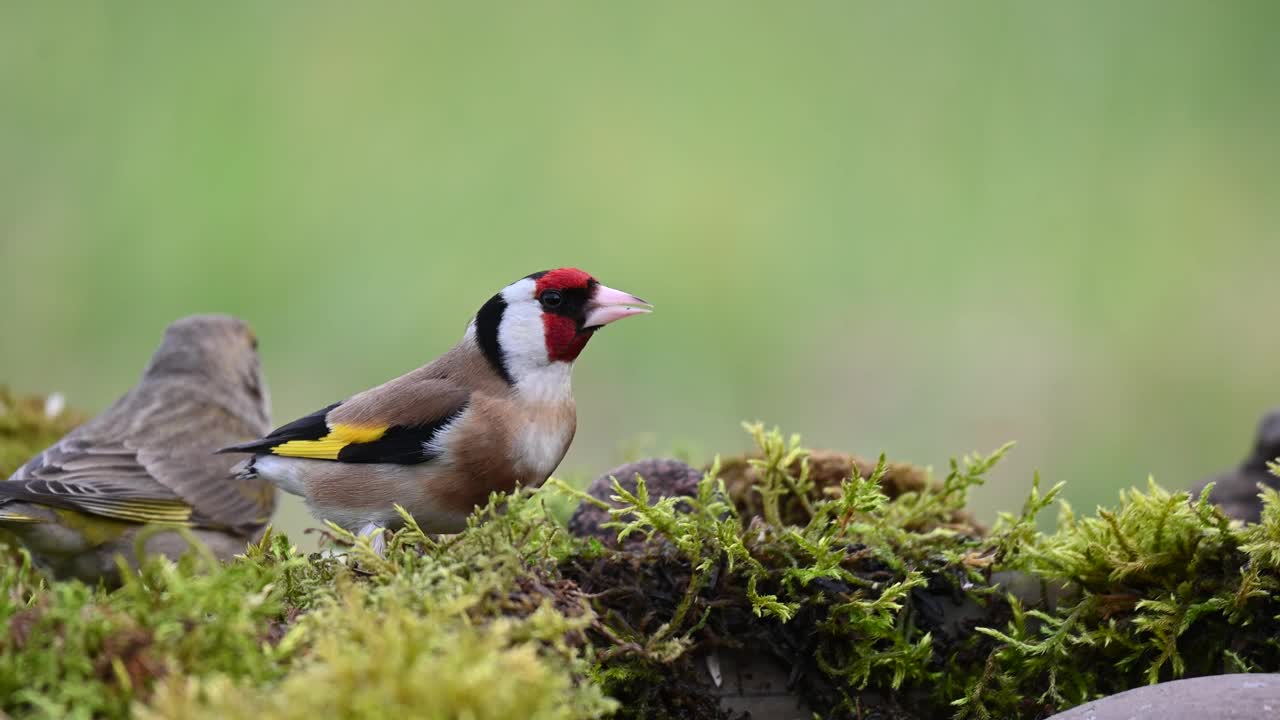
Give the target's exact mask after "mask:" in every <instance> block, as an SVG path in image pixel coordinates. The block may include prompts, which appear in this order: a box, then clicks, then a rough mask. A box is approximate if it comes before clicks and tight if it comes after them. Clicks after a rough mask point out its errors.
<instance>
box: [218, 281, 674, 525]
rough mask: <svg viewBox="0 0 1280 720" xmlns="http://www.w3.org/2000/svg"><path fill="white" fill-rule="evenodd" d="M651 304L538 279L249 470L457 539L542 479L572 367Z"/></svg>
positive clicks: (340, 512)
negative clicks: (512, 494)
mask: <svg viewBox="0 0 1280 720" xmlns="http://www.w3.org/2000/svg"><path fill="white" fill-rule="evenodd" d="M645 312H649V308H648V303H646V302H644V301H643V300H640V299H639V298H637V297H635V296H633V295H630V294H628V293H625V292H622V291H619V290H614V289H612V288H609V287H606V286H604V285H601V284H600V283H599V282H598V281H597V280H596V279H595V278H593V277H592V276H591V275H589V274H587V273H585V272H583V271H581V270H578V269H576V268H559V269H557V270H550V271H546V272H540V273H534V274H532V275H529V276H527V277H525V278H522V279H520V280H517V281H516V282H514V283H512V284H511V285H508V286H507V287H506V288H504V289H503V290H502V291H501V292H499V293H498V294H497V295H494V296H493V297H492V298H490V299H489V301H488V302H486V303H485V304H484V306H483V307H481V308H480V311H479V312H477V313H476V315H475V317H474V318H473V319H472V321H471V323H470V324H469V325H468V327H467V331H466V334H465V335H464V336H463V338H462V340H461V342H459V343H458V344H457V345H455V346H454V347H453V348H452V349H450V350H449V351H448V352H446V353H445V354H444V355H442V356H441V357H439V358H437V359H436V360H434V361H432V362H431V363H429V364H427V365H425V366H423V367H421V368H418V369H417V370H414V371H412V372H410V373H408V374H406V375H403V376H401V377H398V378H396V379H394V380H391V381H390V382H387V383H385V384H383V385H379V386H378V387H375V388H373V389H371V390H366V391H364V392H362V393H359V394H357V395H354V396H352V397H351V398H348V399H346V400H343V401H342V402H338V403H334V404H333V405H329V406H328V407H326V408H324V409H322V410H319V411H317V412H314V413H312V414H310V415H307V416H306V417H304V418H301V419H299V420H296V421H294V422H291V423H289V424H288V425H285V426H283V427H281V428H279V429H278V430H276V431H274V432H272V433H271V434H270V435H267V436H266V437H264V438H262V439H261V440H257V441H254V442H249V443H243V444H240V445H236V446H233V447H229V448H227V449H226V451H227V452H244V453H253V455H254V456H253V458H251V459H250V460H248V461H247V462H246V464H245V465H244V467H243V473H244V474H245V476H247V477H261V478H266V479H268V480H270V481H271V482H273V483H275V484H276V485H277V486H278V487H280V488H281V489H283V490H286V491H288V492H291V493H293V494H295V495H300V496H302V497H303V498H305V499H306V502H307V505H308V506H309V507H310V508H311V511H312V513H313V514H314V515H315V516H316V517H317V518H320V519H322V520H329V521H332V522H334V523H335V524H337V525H339V526H341V527H343V528H346V529H348V530H350V531H352V532H356V533H360V534H363V535H370V536H372V537H373V544H374V547H375V549H381V547H382V542H383V541H382V534H381V532H379V531H380V529H381V528H387V527H396V526H398V525H399V524H400V517H399V515H398V514H397V513H396V510H395V507H394V506H395V505H397V504H398V505H400V506H402V507H403V508H405V510H406V511H408V512H409V513H410V514H411V515H412V516H413V518H414V520H415V521H416V522H417V523H418V524H419V525H420V526H421V527H422V529H423V530H424V531H426V532H429V533H448V532H457V531H459V530H461V529H462V528H464V527H465V526H466V518H467V516H468V515H469V514H470V513H471V511H472V510H474V509H475V507H476V506H477V505H482V504H484V503H485V502H486V500H487V499H488V497H489V494H490V493H491V492H494V491H499V492H507V491H510V490H512V489H513V488H514V487H516V486H517V485H521V486H524V487H532V486H537V485H539V484H541V483H542V482H543V481H545V480H546V479H547V477H548V476H549V475H550V474H551V473H552V471H554V470H555V469H556V466H557V465H559V464H560V460H561V459H562V458H563V457H564V455H565V452H566V451H567V450H568V449H569V443H570V442H571V441H572V440H573V434H574V430H575V428H576V422H577V414H576V410H575V405H574V401H573V393H572V391H571V388H570V381H569V378H570V371H571V370H572V368H573V363H574V361H575V360H577V358H578V354H579V353H580V352H582V349H583V348H584V347H585V346H586V344H587V341H588V340H590V339H591V337H592V335H594V334H595V332H596V331H598V330H599V329H600V328H601V327H604V326H605V325H607V324H609V323H611V322H614V321H616V320H620V319H622V318H625V317H630V316H632V315H637V314H640V313H645Z"/></svg>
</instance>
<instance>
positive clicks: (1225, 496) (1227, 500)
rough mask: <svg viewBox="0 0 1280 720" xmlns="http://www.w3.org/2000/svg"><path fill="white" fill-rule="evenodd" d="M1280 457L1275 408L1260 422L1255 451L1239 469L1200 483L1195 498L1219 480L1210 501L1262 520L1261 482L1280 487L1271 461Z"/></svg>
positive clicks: (1228, 510)
mask: <svg viewBox="0 0 1280 720" xmlns="http://www.w3.org/2000/svg"><path fill="white" fill-rule="evenodd" d="M1277 460H1280V410H1272V411H1271V412H1270V413H1267V414H1266V415H1265V416H1263V418H1262V420H1261V421H1260V422H1259V423H1258V432H1257V436H1256V437H1255V438H1254V441H1253V450H1252V451H1251V452H1250V453H1249V456H1248V457H1246V458H1245V459H1244V462H1242V463H1240V466H1239V467H1237V468H1236V469H1235V470H1231V471H1228V472H1224V473H1221V474H1219V475H1217V476H1215V477H1212V478H1209V479H1208V480H1205V481H1204V482H1201V483H1200V484H1199V485H1198V486H1196V489H1195V493H1194V495H1193V497H1199V496H1200V492H1201V491H1202V490H1204V486H1205V485H1207V484H1209V483H1210V482H1213V483H1215V484H1214V486H1213V491H1212V492H1210V493H1209V500H1210V501H1212V502H1213V503H1215V504H1217V505H1220V506H1222V511H1223V512H1225V513H1226V514H1227V515H1229V516H1231V517H1233V518H1238V519H1240V520H1244V521H1245V522H1258V521H1259V520H1261V519H1262V498H1260V497H1258V493H1259V492H1261V491H1260V490H1258V484H1259V483H1261V484H1262V485H1265V486H1267V487H1272V488H1277V487H1280V478H1278V477H1276V476H1275V475H1272V474H1271V472H1270V471H1269V470H1268V469H1267V463H1273V462H1276V461H1277Z"/></svg>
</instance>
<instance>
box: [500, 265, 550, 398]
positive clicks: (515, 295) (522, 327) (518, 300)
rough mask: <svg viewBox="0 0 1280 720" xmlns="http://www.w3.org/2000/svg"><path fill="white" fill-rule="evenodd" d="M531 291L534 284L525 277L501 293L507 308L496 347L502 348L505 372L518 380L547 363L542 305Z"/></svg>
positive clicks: (535, 286) (535, 285)
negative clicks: (505, 366)
mask: <svg viewBox="0 0 1280 720" xmlns="http://www.w3.org/2000/svg"><path fill="white" fill-rule="evenodd" d="M535 289H537V283H536V282H534V281H533V280H530V279H529V278H525V279H523V280H520V281H518V282H515V283H512V284H511V285H508V286H507V287H506V289H505V290H503V291H502V299H503V300H505V301H506V303H507V307H506V309H505V310H503V312H502V322H501V323H499V325H498V344H499V345H500V346H501V347H502V354H503V359H504V360H505V361H506V364H507V372H509V373H511V377H513V378H520V377H522V376H524V375H525V374H527V373H529V372H531V371H533V370H536V369H538V368H541V367H546V366H547V365H548V364H550V362H551V361H550V359H549V358H548V357H547V336H546V329H545V327H544V325H543V322H542V306H541V305H539V304H538V301H537V300H536V299H535V298H534V297H533V293H534V290H535Z"/></svg>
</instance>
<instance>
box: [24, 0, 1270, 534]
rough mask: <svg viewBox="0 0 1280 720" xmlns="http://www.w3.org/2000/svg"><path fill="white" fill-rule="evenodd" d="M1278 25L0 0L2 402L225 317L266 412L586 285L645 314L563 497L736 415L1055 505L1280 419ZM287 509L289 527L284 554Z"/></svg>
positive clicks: (1228, 6) (1089, 7) (1164, 7)
mask: <svg viewBox="0 0 1280 720" xmlns="http://www.w3.org/2000/svg"><path fill="white" fill-rule="evenodd" d="M1277 27H1280V3H1275V2H1270V1H1258V2H1229V3H1213V2H1205V1H1191V2H1174V1H1151V2H1119V3H1117V2H1063V3H1050V2H1008V3H995V2H966V3H960V2H936V3H927V2H887V1H886V2H877V3H854V2H821V3H768V4H765V3H737V2H724V3H697V4H694V3H682V2H673V3H633V4H623V3H598V2H597V3H558V2H557V3H456V4H425V3H392V4H351V3H344V2H305V3H303V2H270V3H248V2H229V3H170V2H133V3H108V2H76V3H66V2H30V3H6V4H5V5H4V7H3V9H0V104H2V107H0V288H2V289H3V292H4V293H5V302H3V303H2V304H0V338H3V340H0V342H2V343H3V352H0V382H6V383H9V384H11V385H12V386H14V387H15V388H17V389H20V390H23V391H28V392H48V391H54V390H58V391H63V392H65V393H66V394H67V396H68V398H69V400H70V402H71V403H72V404H74V405H78V406H81V407H84V408H86V409H91V410H98V409H100V408H102V407H103V406H105V405H106V404H107V403H108V402H109V401H110V400H111V399H113V398H114V397H115V396H116V395H117V394H118V393H120V392H121V391H122V390H123V389H124V388H125V387H127V386H128V385H129V384H131V383H132V382H133V381H134V379H135V377H136V375H137V373H138V372H139V370H140V368H141V366H142V365H143V363H144V362H145V360H146V358H147V356H148V355H149V353H150V351H151V349H152V348H153V347H154V345H155V343H156V342H157V341H158V338H159V335H160V331H161V328H162V327H163V326H164V325H165V324H166V323H168V322H169V321H170V320H172V319H174V318H176V317H178V316H180V315H183V314H186V313H191V312H197V311H210V310H218V311H226V312H231V313H235V314H238V315H242V316H244V317H246V318H247V319H249V320H250V321H251V322H252V324H253V325H254V326H255V327H256V329H257V330H258V333H259V335H260V336H261V338H262V340H263V342H262V353H263V358H264V363H265V367H266V370H267V373H268V379H269V382H270V386H271V390H272V394H273V397H274V401H275V419H276V420H278V421H282V422H283V421H287V420H290V419H292V418H293V417H295V416H297V415H299V414H301V413H304V412H307V411H310V410H313V409H315V408H316V407H319V406H320V405H323V404H326V403H329V402H332V401H334V400H336V399H339V398H341V397H343V396H345V395H347V394H349V393H351V392H354V391H356V390H359V389H362V388H364V387H366V386H369V385H372V384H375V383H378V382H381V381H382V380H385V379H387V378H389V377H392V376H394V375H397V374H399V373H401V372H403V371H406V370H408V369H410V368H412V367H415V366H416V365H418V364H420V363H422V362H424V361H426V360H429V359H431V358H433V357H435V356H436V355H437V354H438V353H440V352H441V351H443V350H444V349H445V348H447V347H448V346H450V345H451V344H453V342H455V341H456V339H457V338H458V337H459V336H460V334H461V332H462V330H463V327H464V325H465V323H466V321H467V320H468V318H469V316H470V314H471V313H472V312H474V310H475V309H476V308H478V307H479V305H480V304H481V303H482V302H483V301H484V300H485V299H486V298H487V297H488V296H489V295H490V294H492V293H493V292H495V291H496V290H497V289H498V288H500V287H501V286H502V285H504V284H506V283H507V282H509V281H511V280H513V279H515V278H517V277H520V276H522V275H524V274H526V273H529V272H531V271H534V270H539V269H544V268H547V267H552V266H558V265H567V264H572V265H578V266H581V267H583V268H585V269H587V270H589V271H591V272H593V273H595V274H596V275H597V276H598V277H600V278H602V279H603V280H604V281H605V282H607V283H609V284H611V285H614V286H617V287H621V288H623V289H626V290H629V291H632V292H635V293H637V294H639V295H641V296H642V297H645V298H647V299H649V300H651V301H652V302H654V303H655V304H656V306H657V312H656V313H655V314H654V315H653V316H651V317H647V318H641V319H637V320H631V321H628V322H626V323H622V324H620V325H619V326H617V327H614V328H610V329H609V331H607V332H605V333H602V334H601V336H600V337H599V338H597V339H596V340H595V341H594V342H593V343H592V345H591V347H590V348H589V349H588V350H587V352H586V354H585V355H584V356H583V359H582V362H580V363H579V367H578V369H577V372H576V378H575V388H576V394H577V398H578V403H579V434H578V438H577V441H576V442H575V444H574V446H573V449H572V450H571V451H570V454H569V456H568V458H567V459H566V460H565V463H564V464H563V465H562V467H561V470H562V471H563V472H564V473H565V474H567V475H570V476H579V477H586V476H588V475H591V474H594V473H596V472H599V471H601V470H604V469H605V468H607V467H609V466H610V465H611V464H613V463H614V462H616V461H617V460H618V459H619V458H621V457H622V456H624V455H626V454H628V453H637V452H659V451H664V452H665V451H670V450H672V449H677V450H681V451H683V452H687V453H690V454H692V455H693V456H694V457H695V458H698V459H707V458H709V457H710V455H711V454H712V453H714V452H733V451H738V450H741V449H745V447H746V446H747V438H746V436H745V435H744V434H743V433H742V432H741V430H740V429H739V428H738V421H739V420H741V419H755V418H759V419H763V420H766V421H767V422H770V423H779V424H781V425H782V426H783V427H784V428H785V429H787V430H791V431H796V432H801V433H803V434H804V436H805V439H806V440H807V441H808V442H809V443H810V444H812V445H816V446H825V447H835V448H841V449H850V450H856V451H859V452H863V453H878V452H880V451H881V450H885V451H888V452H889V453H890V454H891V455H892V456H894V457H899V458H904V459H912V460H915V461H918V462H922V463H929V464H933V465H934V466H935V467H937V468H939V469H943V468H945V462H946V459H947V458H948V457H949V456H951V455H955V454H960V453H964V452H967V451H970V450H973V449H983V450H989V449H991V448H994V447H996V446H998V445H1000V444H1001V443H1003V442H1004V441H1006V440H1017V441H1019V443H1020V444H1019V447H1018V448H1017V449H1016V451H1015V452H1014V453H1013V455H1012V456H1011V457H1010V458H1009V460H1008V461H1007V462H1006V463H1004V464H1003V465H1002V466H1001V467H1000V468H998V470H997V471H996V472H995V474H994V477H993V480H992V483H991V484H990V485H989V486H988V487H986V488H983V489H982V491H981V492H980V494H979V495H978V497H977V499H976V501H977V504H978V506H979V508H980V511H981V514H982V515H983V516H984V517H986V518H990V517H992V516H993V515H994V513H995V511H996V510H998V509H1006V508H1009V509H1011V508H1015V507H1017V506H1018V505H1019V504H1020V502H1021V499H1022V497H1023V496H1024V494H1025V492H1026V489H1027V487H1028V485H1029V482H1030V479H1031V477H1032V473H1033V471H1034V470H1035V469H1037V468H1039V469H1040V470H1042V471H1043V475H1044V477H1045V479H1046V480H1049V481H1058V480H1066V481H1068V490H1067V497H1068V498H1070V499H1071V500H1072V501H1073V502H1074V503H1075V504H1077V505H1080V506H1084V507H1086V508H1091V507H1092V506H1093V504H1095V503H1100V502H1101V503H1110V502H1112V501H1114V499H1115V497H1116V491H1117V490H1118V489H1119V488H1120V487H1123V486H1128V485H1131V484H1140V483H1142V482H1143V481H1144V480H1145V477H1146V475H1147V473H1154V474H1155V475H1156V476H1157V478H1158V479H1159V480H1161V481H1162V482H1163V483H1165V484H1167V485H1170V486H1185V485H1187V484H1188V483H1191V482H1192V481H1194V480H1196V479H1197V478H1199V477H1200V476H1202V475H1204V474H1206V473H1209V472H1211V471H1215V470H1218V469H1221V468H1224V467H1226V466H1228V465H1230V464H1233V463H1235V462H1236V461H1237V460H1238V459H1239V458H1240V456H1242V454H1243V453H1244V451H1245V450H1246V448H1247V446H1248V445H1249V443H1250V440H1251V436H1252V433H1253V427H1254V424H1255V422H1256V420H1257V417H1258V416H1259V414H1260V413H1261V412H1262V411H1263V410H1264V409H1266V408H1268V407H1270V406H1272V405H1278V404H1280V332H1278V331H1277V314H1276V308H1277V306H1278V303H1277V300H1278V299H1280V298H1278V297H1277V296H1278V295H1280V284H1278V283H1277V277H1278V276H1280V43H1277V42H1276V28H1277ZM305 523H306V520H305V516H304V514H303V512H302V511H301V510H300V509H299V507H298V506H297V505H296V504H293V505H290V506H289V507H288V508H287V510H286V523H285V524H286V527H288V528H289V529H291V530H297V529H298V528H299V527H301V526H302V525H303V524H305Z"/></svg>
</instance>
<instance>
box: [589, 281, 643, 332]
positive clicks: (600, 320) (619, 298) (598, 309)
mask: <svg viewBox="0 0 1280 720" xmlns="http://www.w3.org/2000/svg"><path fill="white" fill-rule="evenodd" d="M638 305H643V306H644V307H637V306H638ZM652 311H653V307H652V306H651V305H649V303H647V302H645V301H643V300H641V299H640V298H638V297H636V296H635V295H632V294H631V293H625V292H622V291H621V290H614V289H613V288H611V287H606V286H604V285H596V289H595V292H593V293H592V294H591V302H589V303H587V319H586V321H585V322H584V323H583V324H582V326H583V327H584V328H588V329H594V328H599V327H604V326H605V325H608V324H609V323H611V322H613V321H615V320H621V319H622V318H624V317H631V316H632V315H642V314H644V313H647V312H652Z"/></svg>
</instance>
